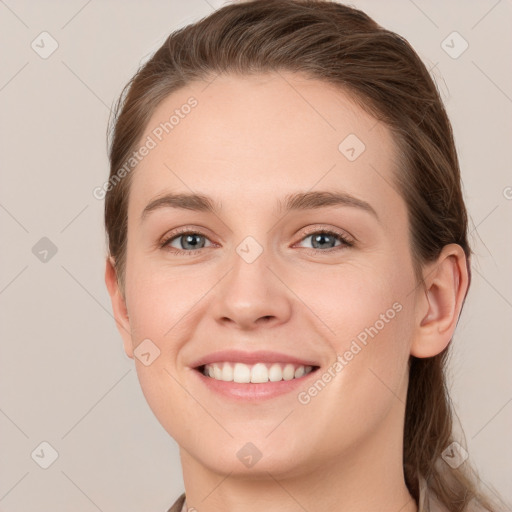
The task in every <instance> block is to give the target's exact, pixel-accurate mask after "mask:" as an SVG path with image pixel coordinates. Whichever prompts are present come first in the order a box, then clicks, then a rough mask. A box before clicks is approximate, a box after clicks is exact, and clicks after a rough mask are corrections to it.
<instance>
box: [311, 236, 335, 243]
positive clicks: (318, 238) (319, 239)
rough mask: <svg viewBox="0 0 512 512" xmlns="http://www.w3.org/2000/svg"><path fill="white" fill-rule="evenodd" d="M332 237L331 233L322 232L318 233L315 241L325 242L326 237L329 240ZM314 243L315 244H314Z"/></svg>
mask: <svg viewBox="0 0 512 512" xmlns="http://www.w3.org/2000/svg"><path fill="white" fill-rule="evenodd" d="M330 238H332V237H331V235H327V234H320V235H316V236H315V237H314V242H315V243H316V242H319V243H320V244H321V243H322V241H323V242H325V239H327V240H329V239H330ZM313 245H314V244H313Z"/></svg>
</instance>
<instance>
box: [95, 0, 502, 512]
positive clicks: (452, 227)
mask: <svg viewBox="0 0 512 512" xmlns="http://www.w3.org/2000/svg"><path fill="white" fill-rule="evenodd" d="M279 71H288V72H296V73H300V74H301V75H305V76H307V77H310V78H311V79H316V80H321V81H323V82H326V83H329V84H333V85H335V86H336V87H338V88H339V90H340V91H342V92H343V93H345V94H348V95H349V96H350V97H351V98H352V99H353V100H354V101H355V102H357V104H358V105H359V106H360V107H361V108H362V109H364V110H365V111H366V112H368V113H369V114H371V115H372V116H374V117H375V118H376V119H378V120H379V121H381V122H383V123H384V124H385V125H386V126H387V127H388V128H389V129H390V131H391V133H392V135H393V138H394V140H395V143H396V145H397V148H398V150H399V151H398V153H399V158H398V163H397V168H396V172H395V176H394V181H395V186H396V187H397V190H398V191H399V192H400V194H401V195H402V197H403V198H404V200H405V202H406V204H407V209H408V217H409V218H408V221H409V230H410V236H411V254H412V256H413V262H414V269H415V275H416V278H417V282H418V286H422V285H423V283H422V273H421V269H422V266H423V265H424V264H425V263H427V262H431V261H434V260H435V259H436V258H437V257H438V256H439V254H440V252H441V250H442V248H443V247H444V246H445V245H447V244H451V243H456V244H459V245H460V246H461V247H462V249H463V250H464V252H465V254H466V258H467V266H468V274H469V281H470V282H471V273H470V263H469V262H470V256H471V249H470V247H469V244H468V239H467V213H466V207H465V204H464V200H463V196H462V190H461V179H460V170H459V162H458V158H457V153H456V149H455V144H454V140H453V135H452V129H451V125H450V122H449V120H448V117H447V114H446V111H445V109H444V107H443V104H442V101H441V98H440V96H439V93H438V90H437V88H436V85H435V84H434V82H433V80H432V79H431V77H430V75H429V72H428V70H427V69H426V67H425V65H424V64H423V63H422V61H421V60H420V58H419V57H418V55H417V54H416V53H415V51H414V50H413V49H412V47H411V46H410V45H409V44H408V42H407V41H406V40H405V39H403V38H402V37H401V36H399V35H397V34H395V33H393V32H391V31H389V30H386V29H384V28H382V27H381V26H379V25H378V24H377V23H376V22H375V21H373V20H372V19H371V18H369V17H368V16H367V15H366V14H365V13H363V12H361V11H359V10H357V9H355V8H351V7H348V6H345V5H342V4H339V3H336V2H330V1H315V0H254V1H244V2H239V3H233V4H228V5H226V6H224V7H222V8H221V9H219V10H217V11H215V12H213V13H212V14H211V15H209V16H208V17H206V18H203V19H202V20H200V21H198V22H197V23H194V24H191V25H188V26H186V27H184V28H181V29H180V30H177V31H176V32H174V33H172V34H171V35H170V36H169V37H168V38H167V40H166V41H165V42H164V44H163V45H162V46H161V47H160V48H159V49H158V50H157V51H156V53H155V54H154V55H153V56H152V57H151V58H150V60H149V61H147V62H146V63H145V64H144V65H143V66H141V68H140V69H139V70H138V72H137V73H136V74H135V76H134V77H133V78H132V80H131V81H130V82H129V83H128V84H127V85H126V87H125V89H124V90H123V93H122V94H121V96H120V98H119V101H118V102H117V104H116V108H115V115H114V119H113V127H112V129H111V132H110V137H111V146H110V152H109V158H110V177H111V178H113V177H114V176H115V175H116V173H117V172H118V170H119V169H120V168H121V167H122V166H123V163H124V162H126V161H128V160H129V158H130V155H131V154H132V153H133V151H134V150H135V149H137V146H138V144H140V141H141V137H142V135H143V133H144V131H145V129H146V127H147V125H148V122H149V119H150V117H151V116H152V114H153V113H154V111H155V109H156V108H157V107H158V105H159V104H160V103H161V102H162V101H163V100H164V99H165V98H166V97H167V96H169V94H171V93H173V92H175V91H177V90H179V89H181V88H183V87H185V86H187V85H188V84H191V83H192V82H194V81H198V80H203V81H210V80H213V79H214V78H215V77H216V76H217V75H218V74H221V73H222V74H233V75H249V74H258V73H268V72H279ZM132 175H133V173H127V174H126V176H125V177H124V178H123V179H122V180H120V181H119V182H118V183H116V185H115V186H113V187H111V188H110V189H109V190H108V191H107V194H106V196H105V227H106V232H107V237H108V250H109V255H110V256H111V257H112V259H113V261H114V264H115V269H116V274H117V279H118V283H119V285H120V289H121V291H122V293H123V295H124V283H125V267H126V247H127V223H128V215H127V209H128V197H129V191H130V183H131V177H132ZM448 348H449V346H448V347H447V348H446V349H445V350H443V352H441V353H440V354H438V355H436V356H434V357H430V358H416V357H414V356H411V357H410V361H409V366H410V369H409V386H408V392H407V404H406V410H405V425H404V439H403V441H404V447H403V450H404V451H403V468H404V478H405V483H406V485H407V487H408V489H409V491H410V493H411V495H412V496H413V497H414V499H415V500H416V502H417V503H418V505H419V510H420V511H422V512H423V511H427V510H433V508H432V507H433V503H434V501H429V500H437V501H438V502H439V503H440V504H441V505H443V506H444V507H446V508H447V509H448V510H449V511H450V512H455V511H461V512H462V511H468V510H489V511H493V512H494V511H495V510H498V509H497V508H496V505H494V504H493V503H492V502H491V499H490V497H486V496H484V495H483V494H482V493H481V492H480V490H479V479H478V477H477V474H476V472H475V471H474V470H473V469H472V468H471V466H470V464H469V461H466V462H464V463H463V464H462V465H460V466H459V467H458V468H455V469H452V468H451V467H450V466H449V465H448V464H447V463H446V462H444V460H443V458H442V452H443V451H444V450H445V449H446V448H447V447H449V446H450V444H451V443H452V442H454V441H455V439H454V434H453V431H452V408H451V403H450V399H449V395H448V391H447V388H446V381H445V373H444V368H445V364H446V359H447V355H448ZM459 443H462V441H461V440H460V439H459ZM429 497H430V498H429ZM429 503H430V504H429Z"/></svg>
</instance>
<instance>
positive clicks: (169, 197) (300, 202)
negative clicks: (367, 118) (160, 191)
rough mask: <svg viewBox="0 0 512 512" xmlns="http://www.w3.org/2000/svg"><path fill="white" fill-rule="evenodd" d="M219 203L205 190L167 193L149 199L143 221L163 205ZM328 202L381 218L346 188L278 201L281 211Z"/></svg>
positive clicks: (207, 208) (196, 207)
mask: <svg viewBox="0 0 512 512" xmlns="http://www.w3.org/2000/svg"><path fill="white" fill-rule="evenodd" d="M220 206H221V205H220V204H219V203H216V202H215V201H214V200H213V199H212V198H211V197H208V196H205V195H203V194H172V193H171V194H165V195H163V196H160V197H157V198H155V199H153V200H152V201H150V202H149V203H148V204H147V206H146V207H145V208H144V210H143V211H142V214H141V218H140V220H141V222H142V221H143V220H144V219H145V218H146V217H147V215H148V214H149V213H150V212H152V211H155V210H158V209H161V208H176V209H183V210H192V211H197V212H210V213H213V214H217V213H218V212H219V211H220ZM329 206H350V207H354V208H359V209H361V210H363V211H366V212H368V213H370V214H372V215H373V216H374V217H375V218H376V219H377V220H378V221H379V222H380V220H379V216H378V215H377V212H376V211H375V210H374V208H373V207H372V206H371V205H370V203H367V202H366V201H363V200H362V199H358V198H357V197H354V196H352V195H350V194H348V193H346V192H328V191H314V192H297V193H293V194H288V195H287V196H285V197H284V200H281V201H278V203H277V207H278V212H279V213H281V212H283V211H285V212H290V211H301V210H313V209H319V208H327V207H329Z"/></svg>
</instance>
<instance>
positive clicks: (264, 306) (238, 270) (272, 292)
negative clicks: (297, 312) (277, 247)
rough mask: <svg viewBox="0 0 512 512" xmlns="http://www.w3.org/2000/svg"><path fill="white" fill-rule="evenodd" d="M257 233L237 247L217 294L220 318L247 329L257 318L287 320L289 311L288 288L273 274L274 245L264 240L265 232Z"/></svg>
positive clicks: (246, 238)
mask: <svg viewBox="0 0 512 512" xmlns="http://www.w3.org/2000/svg"><path fill="white" fill-rule="evenodd" d="M256 236H258V238H259V239H260V240H261V241H260V240H257V239H256ZM256 236H253V235H248V236H246V237H245V238H243V239H242V241H241V242H239V243H238V245H236V246H235V248H234V249H235V250H234V254H233V257H232V259H231V262H230V267H231V271H230V272H229V273H228V275H227V276H226V278H225V279H224V280H223V283H222V285H221V287H220V291H219V294H218V295H217V306H216V316H217V320H219V321H224V322H225V321H227V319H229V320H231V321H232V322H234V323H236V324H238V325H239V326H240V327H244V328H249V327H251V326H253V327H254V326H255V325H256V323H257V322H258V321H259V322H263V321H265V322H268V321H269V320H270V319H273V320H274V322H281V321H285V320H286V318H287V317H288V315H289V313H290V303H289V297H288V294H287V292H286V287H285V286H283V284H282V283H281V281H280V280H279V279H278V278H277V277H276V275H275V274H274V273H275V270H274V269H273V267H274V266H275V265H274V264H273V261H274V257H273V255H272V251H271V249H269V246H271V245H272V244H271V243H269V240H268V239H267V238H265V239H264V240H262V239H263V237H264V236H265V235H264V234H260V235H256Z"/></svg>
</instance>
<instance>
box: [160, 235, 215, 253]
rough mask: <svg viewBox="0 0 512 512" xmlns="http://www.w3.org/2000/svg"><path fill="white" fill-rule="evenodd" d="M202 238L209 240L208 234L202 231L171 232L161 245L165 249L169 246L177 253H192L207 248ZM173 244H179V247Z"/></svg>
mask: <svg viewBox="0 0 512 512" xmlns="http://www.w3.org/2000/svg"><path fill="white" fill-rule="evenodd" d="M201 239H206V240H208V238H207V237H206V235H204V234H203V233H201V232H198V231H191V230H183V231H179V232H178V233H176V232H174V233H171V234H170V235H169V236H168V237H166V238H165V239H164V240H163V241H162V243H161V247H162V248H163V249H166V248H168V249H169V250H170V251H171V252H174V253H175V254H191V253H194V252H195V251H199V250H201V249H203V248H205V244H204V241H202V240H201ZM173 244H178V247H176V246H175V245H173Z"/></svg>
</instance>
